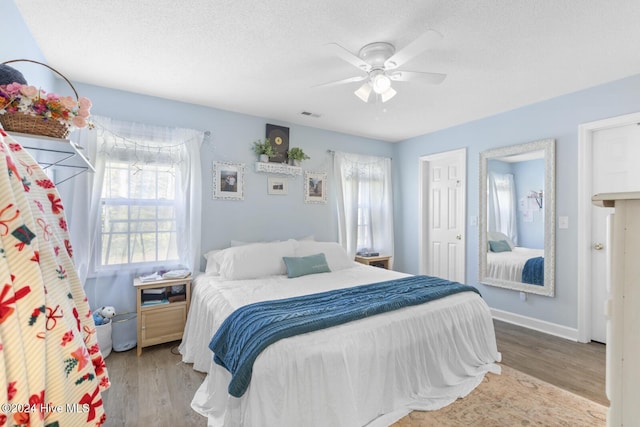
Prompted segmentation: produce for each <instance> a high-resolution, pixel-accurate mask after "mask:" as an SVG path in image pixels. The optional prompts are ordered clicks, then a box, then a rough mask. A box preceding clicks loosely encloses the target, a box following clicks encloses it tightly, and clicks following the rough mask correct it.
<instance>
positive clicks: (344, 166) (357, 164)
mask: <svg viewBox="0 0 640 427" xmlns="http://www.w3.org/2000/svg"><path fill="white" fill-rule="evenodd" d="M333 170H334V178H335V179H334V182H335V185H336V196H337V208H338V235H339V242H340V244H341V245H342V246H343V247H344V248H345V249H346V250H347V253H348V254H349V255H350V256H355V254H356V252H358V251H360V250H369V251H375V252H379V253H380V254H381V255H390V256H393V193H392V186H391V159H390V158H384V157H375V156H367V155H361V154H351V153H341V152H336V153H334V164H333Z"/></svg>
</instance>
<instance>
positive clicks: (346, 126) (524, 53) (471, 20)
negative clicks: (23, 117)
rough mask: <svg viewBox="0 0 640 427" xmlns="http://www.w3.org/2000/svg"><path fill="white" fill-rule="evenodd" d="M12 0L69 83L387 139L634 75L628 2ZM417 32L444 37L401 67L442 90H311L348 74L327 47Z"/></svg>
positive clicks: (638, 5)
mask: <svg viewBox="0 0 640 427" xmlns="http://www.w3.org/2000/svg"><path fill="white" fill-rule="evenodd" d="M14 1H15V4H16V5H17V6H18V8H19V10H20V11H21V14H22V15H23V17H24V20H25V22H26V23H27V25H28V27H29V28H30V30H31V32H32V34H33V36H34V38H35V40H36V42H37V43H38V45H39V47H40V49H41V50H42V52H43V54H44V56H45V57H46V59H47V61H48V63H49V64H50V65H51V66H53V67H55V68H56V69H58V70H60V71H61V72H62V73H63V74H65V75H66V76H67V77H69V78H70V79H71V80H74V81H79V82H85V83H90V84H94V85H99V86H104V87H110V88H116V89H122V90H126V91H131V92H136V93H141V94H148V95H154V96H159V97H164V98H169V99H176V100H180V101H185V102H190V103H194V104H201V105H206V106H210V107H215V108H221V109H225V110H231V111H236V112H240V113H246V114H251V115H256V116H261V117H265V118H269V119H274V120H280V121H284V122H289V123H297V124H302V125H308V126H313V127H318V128H324V129H330V130H335V131H339V132H345V133H349V134H354V135H361V136H366V137H371V138H376V139H382V140H387V141H399V140H403V139H406V138H410V137H413V136H417V135H421V134H424V133H428V132H432V131H435V130H438V129H443V128H446V127H450V126H453V125H456V124H460V123H464V122H468V121H471V120H475V119H479V118H482V117H486V116H490V115H493V114H496V113H499V112H503V111H507V110H511V109H514V108H517V107H520V106H523V105H526V104H530V103H533V102H537V101H541V100H544V99H549V98H552V97H554V96H558V95H561V94H565V93H570V92H573V91H576V90H580V89H583V88H587V87H591V86H595V85H598V84H601V83H605V82H608V81H612V80H616V79H620V78H623V77H627V76H630V75H633V74H638V73H640V55H639V54H638V52H637V47H638V46H640V1H638V0H598V1H595V0H512V1H509V0H465V1H461V0H458V1H456V0H394V1H373V0H350V1H348V2H345V1H344V0H325V1H300V0H270V1H268V2H267V1H246V0H244V1H242V0H240V1H238V0H236V1H231V0H189V1H187V0H135V1H132V0H110V1H105V0H59V1H51V0H14ZM52 23H55V25H54V24H52ZM427 29H435V30H437V31H438V32H440V33H441V34H442V35H443V36H444V38H443V39H442V40H441V41H440V42H438V43H435V44H434V45H432V47H431V48H429V49H427V50H426V51H425V52H424V53H423V54H421V55H419V56H417V57H416V58H414V59H413V60H411V61H410V62H408V63H407V64H405V66H404V67H402V68H404V69H408V70H415V71H432V72H439V73H446V74H447V79H446V80H445V81H444V82H443V83H442V84H440V85H438V86H431V85H427V84H424V83H422V82H419V81H411V82H394V88H395V89H397V91H398V95H397V96H395V97H394V98H393V99H392V100H390V101H389V102H387V103H384V104H382V103H377V104H365V103H363V102H362V101H360V100H359V99H358V98H356V96H355V95H354V94H353V91H354V90H356V89H357V88H358V87H359V85H360V84H359V83H351V84H347V85H341V86H335V87H314V86H316V85H318V84H321V83H325V82H328V81H332V80H339V79H343V78H347V77H351V76H354V75H357V74H358V70H357V69H355V68H354V67H353V66H352V65H350V64H348V63H346V62H344V61H343V60H341V59H339V58H338V57H337V56H335V54H334V53H332V51H331V50H330V49H329V48H328V46H327V44H328V43H338V44H340V45H342V46H344V47H345V48H347V49H348V50H350V51H351V52H354V53H357V52H358V50H359V49H360V48H361V47H362V46H364V45H365V44H368V43H371V42H374V41H386V42H390V43H392V44H394V45H395V46H396V48H397V49H402V48H403V47H404V46H406V45H407V44H409V43H410V42H411V41H412V40H414V39H415V38H417V37H418V36H419V35H421V34H422V33H424V32H425V30H427ZM303 111H307V112H311V113H314V114H317V115H319V116H320V117H309V116H304V115H301V112H303Z"/></svg>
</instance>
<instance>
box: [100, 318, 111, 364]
mask: <svg viewBox="0 0 640 427" xmlns="http://www.w3.org/2000/svg"><path fill="white" fill-rule="evenodd" d="M111 331H112V327H111V322H109V323H105V324H103V325H96V337H97V339H98V345H99V346H100V353H102V357H103V358H105V359H106V358H107V356H108V355H110V354H111V349H112V348H113V346H112V341H111Z"/></svg>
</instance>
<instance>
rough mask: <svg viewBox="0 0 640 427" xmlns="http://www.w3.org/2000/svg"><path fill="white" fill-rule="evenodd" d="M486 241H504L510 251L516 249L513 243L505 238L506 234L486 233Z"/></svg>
mask: <svg viewBox="0 0 640 427" xmlns="http://www.w3.org/2000/svg"><path fill="white" fill-rule="evenodd" d="M487 240H497V241H499V240H504V241H505V242H507V243H508V244H509V247H510V248H511V249H513V248H515V247H516V245H515V244H514V243H513V241H512V240H511V239H510V238H509V237H507V235H506V234H504V233H501V232H499V231H489V232H488V233H487Z"/></svg>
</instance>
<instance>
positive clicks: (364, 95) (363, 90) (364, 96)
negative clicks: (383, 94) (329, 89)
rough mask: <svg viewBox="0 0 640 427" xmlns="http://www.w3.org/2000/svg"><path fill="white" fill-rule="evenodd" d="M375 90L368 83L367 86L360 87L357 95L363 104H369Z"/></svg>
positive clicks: (356, 92)
mask: <svg viewBox="0 0 640 427" xmlns="http://www.w3.org/2000/svg"><path fill="white" fill-rule="evenodd" d="M372 89H373V88H372V87H371V83H369V82H366V83H365V84H363V85H362V86H360V87H359V88H358V90H356V91H355V92H353V93H355V95H356V96H357V97H358V98H360V99H361V100H362V102H369V96H370V95H371V90H372Z"/></svg>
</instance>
